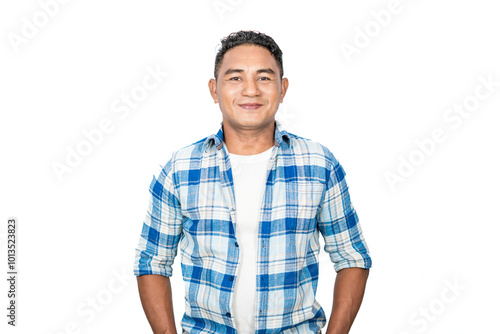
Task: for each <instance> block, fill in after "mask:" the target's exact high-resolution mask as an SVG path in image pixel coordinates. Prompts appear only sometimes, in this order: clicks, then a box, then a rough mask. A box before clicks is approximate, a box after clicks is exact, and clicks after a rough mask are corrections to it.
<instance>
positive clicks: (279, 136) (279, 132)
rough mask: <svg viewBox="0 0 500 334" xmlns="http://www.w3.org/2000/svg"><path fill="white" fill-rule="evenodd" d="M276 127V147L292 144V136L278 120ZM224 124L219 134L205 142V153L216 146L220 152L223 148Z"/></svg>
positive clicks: (209, 137)
mask: <svg viewBox="0 0 500 334" xmlns="http://www.w3.org/2000/svg"><path fill="white" fill-rule="evenodd" d="M274 122H275V126H274V146H278V147H279V146H280V145H281V143H282V142H283V140H285V142H286V143H287V144H290V135H289V133H288V132H287V131H286V130H285V129H284V127H283V124H281V123H280V122H279V121H278V120H277V119H275V120H274ZM222 123H223V122H220V128H219V131H217V133H215V134H213V135H210V136H208V137H207V139H206V140H205V152H207V151H208V150H209V149H210V147H211V146H212V145H215V146H216V147H217V149H218V150H220V149H221V148H222V146H223V142H224V132H223V130H222Z"/></svg>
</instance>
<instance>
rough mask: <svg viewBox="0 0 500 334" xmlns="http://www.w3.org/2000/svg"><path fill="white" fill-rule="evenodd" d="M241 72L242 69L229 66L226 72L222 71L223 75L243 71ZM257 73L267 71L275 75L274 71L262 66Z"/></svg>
mask: <svg viewBox="0 0 500 334" xmlns="http://www.w3.org/2000/svg"><path fill="white" fill-rule="evenodd" d="M243 72H244V71H243V70H242V69H240V68H230V69H228V70H227V71H226V72H224V76H226V75H229V74H233V73H243ZM257 73H258V74H260V73H267V74H272V75H276V73H275V72H274V71H273V70H272V69H270V68H262V69H260V70H257Z"/></svg>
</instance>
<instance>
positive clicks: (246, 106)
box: [238, 103, 262, 110]
mask: <svg viewBox="0 0 500 334" xmlns="http://www.w3.org/2000/svg"><path fill="white" fill-rule="evenodd" d="M238 105H239V106H240V107H241V108H243V109H247V110H255V109H258V108H260V107H262V104H260V103H242V104H238Z"/></svg>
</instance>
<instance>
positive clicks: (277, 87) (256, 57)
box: [134, 31, 371, 334]
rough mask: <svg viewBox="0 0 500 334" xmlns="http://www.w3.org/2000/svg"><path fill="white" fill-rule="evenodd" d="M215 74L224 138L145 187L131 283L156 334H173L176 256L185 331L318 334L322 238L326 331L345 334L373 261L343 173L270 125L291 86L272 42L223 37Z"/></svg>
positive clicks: (192, 152)
mask: <svg viewBox="0 0 500 334" xmlns="http://www.w3.org/2000/svg"><path fill="white" fill-rule="evenodd" d="M214 72H215V73H214V79H210V81H209V89H210V94H211V95H212V98H213V100H214V102H215V103H218V104H219V106H220V109H221V112H222V123H221V128H220V130H219V131H218V132H217V133H216V134H214V135H211V136H209V137H206V138H204V139H202V140H200V141H198V142H196V143H194V144H191V145H189V146H187V147H184V148H182V149H180V150H178V151H176V152H174V153H173V155H172V158H171V159H170V160H169V161H168V163H166V165H165V166H164V167H163V168H162V170H161V172H160V174H159V176H158V178H155V177H153V181H152V182H151V185H150V193H151V202H150V206H149V209H148V211H147V215H146V219H145V222H144V224H143V229H142V233H141V238H140V241H139V246H138V248H137V253H136V254H137V255H136V262H135V270H134V273H135V275H137V276H138V278H137V280H138V285H139V293H140V296H141V302H142V305H143V307H144V311H145V313H146V316H147V318H148V320H149V322H150V324H151V327H152V329H153V331H154V333H176V329H175V321H174V315H173V306H172V304H173V303H172V297H171V287H170V281H169V277H170V276H171V275H172V263H173V261H174V258H175V256H176V254H177V249H178V247H179V248H180V252H181V266H182V275H183V279H184V282H185V289H186V291H185V308H186V312H185V313H184V316H183V318H182V330H183V333H217V334H225V333H238V334H241V333H244V334H246V333H285V334H291V333H321V328H322V327H324V326H325V324H326V317H325V312H324V311H323V309H322V308H321V306H320V305H319V303H318V302H317V301H316V299H315V295H316V288H317V283H318V274H319V273H318V269H319V264H318V255H319V251H320V243H319V233H321V234H322V236H323V238H324V240H325V248H324V249H325V251H326V252H328V253H329V255H330V258H331V260H332V262H333V263H334V264H335V270H336V271H337V277H336V281H335V288H334V299H333V309H332V313H331V316H330V320H329V324H328V328H327V331H326V333H327V334H337V333H348V332H349V329H350V327H351V325H352V323H353V321H354V318H355V316H356V314H357V312H358V309H359V307H360V305H361V301H362V299H363V294H364V290H365V284H366V280H367V277H368V269H369V268H370V267H371V258H370V255H369V251H368V248H367V246H366V243H365V241H364V238H363V235H362V232H361V228H360V226H359V223H358V216H357V214H356V211H355V210H354V208H353V206H352V205H351V201H350V197H349V193H348V190H347V185H346V182H345V179H344V175H345V173H344V170H343V168H342V167H341V165H340V164H339V162H338V161H337V160H336V159H335V157H334V156H333V155H332V153H331V152H330V151H329V150H328V149H327V148H326V147H324V146H322V145H321V144H319V143H315V142H313V141H310V140H308V139H304V138H301V137H299V136H296V135H294V134H291V133H288V132H286V131H285V130H284V129H283V127H282V125H281V124H280V123H279V122H277V121H276V120H275V115H276V112H277V110H278V106H279V104H280V103H282V102H283V98H284V97H285V94H286V91H287V88H288V79H286V78H284V77H283V64H282V52H281V50H280V49H279V47H278V45H277V44H276V43H275V42H274V40H273V39H272V38H271V37H269V36H266V35H264V34H262V33H257V32H252V31H240V32H237V33H233V34H231V35H229V36H228V37H226V38H225V39H223V40H222V46H221V48H220V50H219V51H218V54H217V56H216V61H215V71H214Z"/></svg>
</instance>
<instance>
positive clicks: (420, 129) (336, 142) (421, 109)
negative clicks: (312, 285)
mask: <svg viewBox="0 0 500 334" xmlns="http://www.w3.org/2000/svg"><path fill="white" fill-rule="evenodd" d="M61 2H62V0H61ZM220 2H221V3H223V4H227V6H229V7H226V10H225V11H224V12H222V13H221V12H219V13H218V12H217V10H216V8H215V7H214V3H215V2H214V1H212V0H208V1H152V0H145V1H124V0H120V1H118V0H115V1H95V0H93V1H92V0H87V1H76V0H74V1H68V2H67V3H66V4H59V5H58V7H59V8H58V9H57V10H56V9H54V7H53V6H52V11H53V13H52V16H47V15H46V14H43V11H42V7H41V4H43V3H50V1H49V0H42V1H41V2H38V1H34V0H30V1H27V0H23V1H15V2H14V1H9V2H7V1H3V2H2V3H1V5H0V27H1V34H2V40H1V43H0V52H1V53H0V54H1V62H0V85H1V86H0V89H1V90H0V91H1V99H0V110H1V119H0V145H1V146H0V147H1V152H0V153H1V159H2V160H1V165H0V170H1V173H0V185H1V186H0V189H1V190H0V218H1V220H2V221H3V223H2V227H1V231H0V233H1V234H0V236H1V243H2V244H1V249H2V252H3V253H4V254H5V253H6V225H7V218H8V217H11V216H15V217H17V218H18V220H19V228H18V239H19V243H18V247H19V267H18V268H19V281H18V319H17V320H18V327H16V328H14V329H13V328H11V326H7V324H6V322H7V318H6V313H7V311H6V305H7V297H6V295H7V282H6V280H5V279H2V280H1V284H0V295H1V296H2V298H1V301H0V304H1V305H2V307H1V309H2V310H3V311H2V314H1V317H0V318H1V319H3V320H2V324H1V325H0V326H1V328H2V329H1V332H2V333H5V332H7V333H43V334H49V333H52V334H56V333H58V334H59V333H148V332H150V329H149V325H148V323H147V320H146V318H145V316H144V313H143V310H142V307H141V305H140V301H139V295H138V292H137V285H136V281H135V277H134V276H133V275H132V263H133V258H134V248H135V247H136V245H137V242H138V240H139V234H140V231H141V226H142V221H143V219H144V216H145V214H146V209H147V203H148V196H149V192H148V187H149V184H150V182H151V179H152V177H153V174H156V173H158V171H159V168H160V167H159V166H160V165H163V164H164V163H165V162H166V161H167V160H168V159H169V158H170V155H171V153H172V151H173V150H175V149H178V148H180V147H182V146H185V145H188V144H190V143H192V142H194V141H197V140H199V139H201V138H203V137H205V136H207V135H210V134H211V133H213V132H215V131H217V129H218V127H219V122H220V120H221V115H220V110H219V109H218V106H217V105H215V104H214V103H213V101H212V99H211V98H210V95H209V92H208V88H207V82H208V80H209V78H211V77H212V75H213V74H212V73H213V62H214V57H215V52H216V48H217V45H218V44H219V41H220V39H221V38H222V37H224V36H226V35H228V34H229V33H231V32H233V31H237V30H242V29H251V30H258V31H261V32H264V33H266V34H269V35H270V36H272V37H273V38H274V39H275V40H276V41H277V43H278V44H279V46H280V47H281V49H282V50H283V52H284V69H285V76H286V77H288V78H289V80H290V88H289V91H288V94H287V96H286V99H285V103H284V104H283V105H282V106H281V109H280V111H279V115H280V116H279V117H281V119H282V122H283V123H284V124H285V126H286V129H287V130H288V131H290V132H292V133H295V134H298V135H300V136H303V137H306V138H310V139H312V140H315V141H319V142H321V143H322V144H324V145H325V146H327V147H329V148H330V150H331V151H332V152H333V153H334V155H335V156H336V157H337V159H338V160H339V161H340V163H341V164H342V165H343V167H344V169H345V170H346V172H347V182H348V184H349V186H350V192H351V198H352V200H353V204H354V206H355V208H356V210H357V211H358V214H359V217H360V222H361V224H362V228H363V231H364V234H365V238H366V240H367V242H368V245H369V248H370V251H371V253H372V257H373V263H374V264H373V268H372V270H371V272H370V278H369V281H368V285H367V290H366V294H365V299H364V302H363V305H362V307H361V310H360V312H359V314H358V317H357V319H356V321H355V324H354V326H353V328H352V331H351V333H384V334H414V333H453V334H459V333H467V334H470V333H498V327H499V326H498V320H497V319H498V312H499V311H500V308H499V306H498V300H499V298H500V292H499V289H498V255H499V251H498V246H497V245H498V232H499V228H498V223H499V222H500V215H499V213H498V200H499V195H498V189H499V186H500V180H499V177H498V170H499V169H500V164H499V159H498V153H499V149H498V144H499V143H500V134H499V131H498V130H497V128H498V124H499V121H500V117H499V107H500V87H499V86H498V82H499V81H500V68H499V66H500V63H499V59H500V45H499V43H500V40H499V37H498V31H500V20H499V19H498V13H499V9H500V8H499V6H498V5H497V3H496V2H494V1H487V0H474V1H472V0H470V1H451V0H450V1H430V0H418V1H417V0H414V1H410V0H401V1H400V2H399V6H397V10H396V13H393V14H391V17H390V20H389V19H388V18H387V17H385V23H384V25H385V26H381V25H380V24H379V23H376V22H377V21H376V20H375V16H376V15H375V16H374V15H373V14H371V13H372V11H374V12H375V13H381V12H380V11H382V10H387V8H388V7H390V6H391V5H390V1H389V0H384V1H349V2H348V1H337V2H331V1H307V2H306V1H289V0H287V1H250V0H239V1H236V0H232V1H229V0H222V1H220ZM382 13H383V12H382ZM219 14H220V15H219ZM44 15H45V16H44ZM44 17H45V18H48V19H47V20H46V21H45V22H44ZM37 20H38V21H37ZM27 22H31V23H33V22H35V23H36V24H37V25H39V27H38V28H36V26H35V28H36V29H37V30H35V31H33V29H32V30H31V31H30V30H29V29H28V28H27V27H26V25H28V24H29V23H27ZM365 29H371V30H369V34H370V35H371V37H370V36H368V37H367V38H368V41H367V38H366V37H365V39H363V37H362V36H361V35H360V33H359V31H363V30H365ZM377 29H378V30H377ZM23 32H24V34H25V35H24V36H25V37H23ZM30 32H31V34H30ZM26 34H27V35H26ZM13 36H15V37H13ZM27 37H28V38H27ZM21 38H25V39H24V40H22V41H23V42H19V41H20V40H21ZM16 40H17V41H18V44H16V43H15V42H13V41H16ZM363 42H364V44H366V45H364V44H363ZM19 43H20V44H19ZM343 43H344V44H343ZM356 43H357V44H356ZM347 44H349V45H351V46H352V47H357V53H354V54H351V55H350V56H348V55H347V56H346V54H345V53H343V52H342V48H341V46H342V45H344V47H345V45H347ZM356 45H357V46H356ZM148 67H149V68H151V69H156V68H158V69H160V70H161V71H163V72H168V75H167V76H165V78H164V79H163V81H162V82H161V84H159V85H158V87H157V88H156V89H154V90H152V91H149V92H148V93H147V96H145V98H144V100H143V101H141V102H139V103H138V105H137V107H136V108H134V109H131V110H130V113H129V114H128V115H127V116H126V117H124V114H120V113H116V112H114V109H113V107H112V106H113V103H117V100H118V102H120V98H121V96H122V94H130V93H131V92H132V91H133V90H134V89H135V90H137V89H140V85H141V84H142V80H143V79H144V78H145V77H146V76H147V74H148V72H147V70H146V68H148ZM480 77H483V78H485V79H487V78H488V77H490V79H491V80H492V81H494V82H496V83H497V86H496V87H494V86H493V88H492V87H490V88H491V92H489V94H488V97H487V98H486V97H485V98H483V99H482V100H480V101H479V100H477V99H476V100H474V99H475V98H474V94H475V92H476V89H479V91H480V92H481V93H482V94H483V95H481V96H485V94H486V93H488V90H487V89H486V88H485V87H482V88H477V87H479V86H481V81H480V79H479V78H480ZM137 87H139V88H137ZM464 101H468V102H469V103H471V105H472V106H473V107H474V108H472V107H471V109H474V110H473V111H471V112H470V113H469V115H468V117H466V118H463V119H462V120H460V121H459V120H457V119H458V118H455V121H453V122H451V121H450V120H448V121H446V120H445V119H444V118H443V117H445V116H446V115H448V116H449V117H451V116H452V114H447V110H448V109H449V108H453V106H454V105H455V104H458V105H460V104H463V103H464ZM474 101H476V102H477V101H479V103H478V105H476V106H474V105H473V102H474ZM120 116H122V118H120ZM453 116H454V117H458V116H457V114H453ZM104 119H109V120H110V121H111V122H112V124H113V130H112V131H108V132H109V133H107V134H104V135H103V138H102V140H101V142H100V143H98V144H96V145H93V146H92V147H91V152H90V153H89V154H88V155H87V156H84V157H83V158H82V160H81V161H80V163H79V164H78V165H77V166H76V167H74V168H71V172H66V173H64V175H63V176H62V178H58V176H57V174H56V172H55V171H54V169H53V164H54V163H56V162H57V163H61V164H66V163H65V160H66V158H67V155H68V150H70V149H76V148H77V146H78V145H84V144H82V143H83V142H85V141H86V137H85V136H84V134H83V132H84V131H91V130H93V129H96V128H98V126H99V123H100V122H101V121H102V120H104ZM459 122H460V123H459ZM436 129H441V130H442V132H443V133H444V136H445V140H442V142H440V143H436V144H434V148H432V147H431V146H432V145H428V146H427V147H428V154H427V155H423V154H424V153H418V152H419V148H418V146H417V144H416V142H415V141H418V140H420V141H422V140H428V139H429V138H431V136H432V132H433V131H435V130H436ZM431 148H432V149H431ZM410 157H411V159H413V161H414V162H415V161H416V162H417V163H416V165H417V166H414V167H413V170H412V171H408V168H410V167H408V166H406V168H407V170H406V172H407V173H406V174H405V176H404V177H402V178H401V179H400V180H399V181H400V182H398V183H397V184H395V186H394V187H392V188H391V186H390V185H389V183H388V181H387V180H386V175H387V173H389V172H390V173H394V175H396V174H397V173H398V168H400V169H401V168H403V167H400V164H402V163H401V161H400V159H406V160H408V159H410ZM0 258H1V259H3V260H2V261H3V264H2V265H1V267H2V268H5V271H6V256H5V255H3V256H0ZM179 260H180V258H179V259H177V260H176V263H175V265H174V276H173V278H172V284H173V294H174V304H175V305H174V307H175V317H176V318H175V319H176V324H177V326H178V328H177V329H178V331H179V332H180V321H181V318H182V314H183V312H184V300H183V297H184V286H183V283H182V275H181V270H180V265H179V262H180V261H179ZM320 265H321V269H320V279H319V288H318V294H317V299H318V301H319V302H320V304H321V305H322V306H323V308H324V309H325V312H326V313H327V314H329V313H330V310H331V304H332V293H333V283H334V280H335V273H334V271H333V269H332V267H333V265H332V264H331V263H330V262H329V259H328V257H327V256H326V255H325V253H324V252H323V250H322V255H321V262H320ZM5 271H3V272H4V273H5ZM2 277H4V274H2ZM117 277H119V278H118V279H117ZM450 286H455V287H454V288H452V289H451V288H450ZM93 301H94V303H95V304H93ZM6 330H7V331H6Z"/></svg>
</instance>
